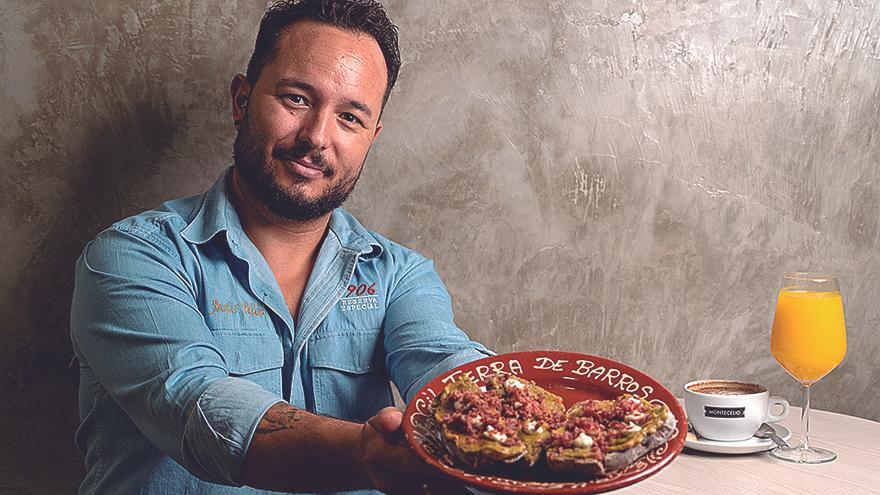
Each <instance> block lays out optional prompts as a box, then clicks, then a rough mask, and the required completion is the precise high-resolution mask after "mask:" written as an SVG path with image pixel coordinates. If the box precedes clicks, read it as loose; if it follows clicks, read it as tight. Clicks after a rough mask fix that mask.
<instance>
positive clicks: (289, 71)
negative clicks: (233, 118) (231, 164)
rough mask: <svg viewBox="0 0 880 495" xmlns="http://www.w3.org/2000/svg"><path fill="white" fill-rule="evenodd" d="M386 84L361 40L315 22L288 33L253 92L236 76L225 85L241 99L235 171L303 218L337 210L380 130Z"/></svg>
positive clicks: (373, 47) (259, 194)
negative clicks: (241, 116) (245, 97)
mask: <svg viewBox="0 0 880 495" xmlns="http://www.w3.org/2000/svg"><path fill="white" fill-rule="evenodd" d="M386 78H387V74H386V68H385V60H384V58H383V56H382V51H381V49H380V48H379V45H378V44H377V43H376V41H375V40H374V39H373V38H372V37H370V36H369V35H367V34H363V33H357V32H349V31H344V30H342V29H339V28H335V27H332V26H329V25H326V24H322V23H318V22H314V21H299V22H297V23H295V24H293V25H291V26H289V27H288V28H287V29H286V30H285V32H284V33H283V34H282V35H281V37H280V38H279V40H278V43H277V45H276V46H275V51H274V55H273V56H272V58H271V59H270V60H269V61H268V63H267V64H266V65H265V66H264V67H263V70H262V72H261V73H260V76H259V79H258V80H257V82H256V84H255V85H254V86H253V87H250V88H249V87H248V85H247V83H246V81H245V80H243V76H240V75H239V76H236V80H235V81H233V99H234V100H235V99H240V100H241V101H243V94H246V95H247V106H246V110H245V112H244V117H243V119H242V122H241V125H240V127H239V130H238V135H237V136H236V139H235V155H234V159H235V168H236V170H237V172H238V174H239V176H240V177H241V178H242V179H243V181H244V183H245V185H246V186H247V188H248V189H249V190H250V192H251V193H252V194H253V195H254V196H255V197H256V199H257V200H259V201H260V202H262V203H263V204H265V206H266V207H268V209H269V210H270V211H271V212H272V213H274V214H276V215H279V216H281V217H283V218H287V219H291V220H301V221H302V220H311V219H314V218H318V217H320V216H322V215H324V214H326V213H328V212H330V211H331V210H332V209H333V208H336V207H337V206H339V205H341V204H342V203H343V201H345V199H346V198H347V197H348V195H349V193H351V190H352V189H353V188H354V185H355V183H356V182H357V179H358V177H359V176H360V172H361V169H362V168H363V164H364V160H365V159H366V157H367V152H368V151H369V150H370V146H371V145H372V143H373V140H374V139H375V137H376V136H377V135H378V133H379V130H380V129H381V123H380V122H379V112H380V110H381V107H382V98H383V96H384V92H385V83H386ZM248 92H249V94H247V93H248ZM233 104H235V103H233Z"/></svg>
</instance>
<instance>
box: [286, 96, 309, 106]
mask: <svg viewBox="0 0 880 495" xmlns="http://www.w3.org/2000/svg"><path fill="white" fill-rule="evenodd" d="M285 98H287V100H288V101H290V102H291V103H293V104H296V105H302V104H303V103H305V102H306V99H305V98H303V97H302V96H300V95H285Z"/></svg>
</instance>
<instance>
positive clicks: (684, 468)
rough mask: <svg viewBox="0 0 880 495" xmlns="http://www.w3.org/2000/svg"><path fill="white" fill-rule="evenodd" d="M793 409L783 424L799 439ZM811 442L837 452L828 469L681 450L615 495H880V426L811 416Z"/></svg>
mask: <svg viewBox="0 0 880 495" xmlns="http://www.w3.org/2000/svg"><path fill="white" fill-rule="evenodd" d="M800 414H801V410H800V408H798V407H792V408H791V412H790V413H789V416H788V417H787V418H786V419H784V420H783V421H782V422H781V423H782V424H783V425H785V426H787V427H788V428H790V429H791V431H792V437H791V438H790V439H789V443H791V444H794V443H796V442H797V440H798V439H799V438H800V434H801V433H800ZM810 441H811V443H812V444H813V445H814V446H817V447H824V448H828V449H831V450H833V451H834V452H837V456H838V458H837V460H835V461H833V462H831V463H828V464H819V465H808V466H807V465H799V464H792V463H788V462H784V461H778V460H776V459H773V458H772V457H770V456H769V454H768V453H767V452H760V453H755V454H745V455H724V454H709V453H704V452H699V451H695V450H690V449H688V448H685V449H684V451H682V453H681V454H679V455H678V457H677V458H675V459H674V460H673V462H672V464H670V465H669V466H667V467H666V468H664V469H663V470H662V471H660V472H659V473H657V474H655V475H653V476H651V477H650V478H647V479H645V480H644V481H641V482H639V483H636V484H635V485H631V486H628V487H626V488H622V489H620V490H617V491H614V492H612V493H615V494H621V495H623V494H636V493H638V494H658V495H659V494H716V493H717V494H725V495H726V494H769V495H772V494H786V495H789V494H817V495H838V494H841V495H849V494H852V495H862V494H872V493H873V494H880V423H878V422H876V421H870V420H866V419H861V418H856V417H854V416H847V415H843V414H837V413H832V412H828V411H818V410H811V411H810Z"/></svg>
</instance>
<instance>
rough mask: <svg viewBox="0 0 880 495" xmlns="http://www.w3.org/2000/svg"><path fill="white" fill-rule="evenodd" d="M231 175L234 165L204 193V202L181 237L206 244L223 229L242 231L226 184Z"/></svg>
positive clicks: (181, 233) (194, 242) (195, 242)
mask: <svg viewBox="0 0 880 495" xmlns="http://www.w3.org/2000/svg"><path fill="white" fill-rule="evenodd" d="M231 175H232V167H229V168H227V169H226V170H224V171H223V173H222V174H220V178H218V179H217V181H216V182H215V183H214V185H213V186H211V189H209V190H208V192H206V193H205V194H204V196H203V198H202V204H201V206H199V209H198V211H196V214H195V215H194V216H193V217H192V220H190V221H189V224H187V226H186V228H184V229H183V230H182V231H181V232H180V236H181V237H183V238H184V239H186V240H187V241H189V242H192V243H193V244H204V243H206V242H208V241H209V240H211V239H212V238H213V237H214V236H215V235H217V233H218V232H220V231H221V230H225V231H230V230H237V231H241V222H240V221H239V219H238V214H237V213H236V212H235V208H234V207H233V206H232V203H231V202H230V200H229V196H228V195H227V193H226V184H227V181H228V180H229V178H230V177H231ZM227 235H229V234H228V233H227Z"/></svg>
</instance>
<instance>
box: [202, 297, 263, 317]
mask: <svg viewBox="0 0 880 495" xmlns="http://www.w3.org/2000/svg"><path fill="white" fill-rule="evenodd" d="M214 313H232V314H238V313H243V314H246V315H248V316H265V315H266V309H265V308H263V307H262V306H258V305H257V303H248V302H243V301H242V303H241V304H240V305H239V304H234V303H222V302H220V300H219V299H214V306H213V307H212V308H211V312H210V313H208V315H209V316H210V315H212V314H214Z"/></svg>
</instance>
